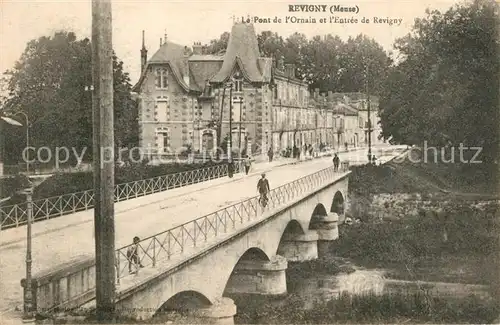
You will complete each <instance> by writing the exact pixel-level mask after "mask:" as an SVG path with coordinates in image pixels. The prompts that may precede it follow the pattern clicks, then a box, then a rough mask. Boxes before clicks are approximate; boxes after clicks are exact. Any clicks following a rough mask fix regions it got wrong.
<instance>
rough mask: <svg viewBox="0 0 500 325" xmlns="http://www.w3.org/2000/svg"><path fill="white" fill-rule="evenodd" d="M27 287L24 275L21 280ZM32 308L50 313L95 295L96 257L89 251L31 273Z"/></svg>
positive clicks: (80, 303)
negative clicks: (88, 253) (33, 273)
mask: <svg viewBox="0 0 500 325" xmlns="http://www.w3.org/2000/svg"><path fill="white" fill-rule="evenodd" d="M21 286H22V287H23V289H24V290H26V279H22V280H21ZM32 292H33V309H34V310H35V311H36V312H37V313H39V314H44V313H50V312H52V311H54V310H57V309H62V310H69V309H73V308H76V307H79V306H81V305H83V304H84V303H86V302H88V301H89V300H91V299H93V298H94V296H95V259H94V257H92V256H89V255H82V256H78V257H76V258H75V259H73V260H71V261H69V262H67V263H64V264H62V265H57V266H55V267H53V268H51V269H48V270H44V271H42V272H39V273H37V274H35V275H34V276H33V279H32Z"/></svg>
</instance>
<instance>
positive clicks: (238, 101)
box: [232, 96, 244, 122]
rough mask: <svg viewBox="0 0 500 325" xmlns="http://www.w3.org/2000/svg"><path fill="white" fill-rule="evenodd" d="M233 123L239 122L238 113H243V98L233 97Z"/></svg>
mask: <svg viewBox="0 0 500 325" xmlns="http://www.w3.org/2000/svg"><path fill="white" fill-rule="evenodd" d="M232 100H233V121H235V122H241V115H240V111H241V112H243V102H244V100H243V97H241V96H233V98H232Z"/></svg>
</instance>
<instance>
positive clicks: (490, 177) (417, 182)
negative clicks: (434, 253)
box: [349, 152, 499, 195]
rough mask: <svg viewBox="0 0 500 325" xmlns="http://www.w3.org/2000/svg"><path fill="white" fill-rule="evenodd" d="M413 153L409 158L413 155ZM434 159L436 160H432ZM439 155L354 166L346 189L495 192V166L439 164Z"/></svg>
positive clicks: (367, 191)
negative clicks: (378, 164)
mask: <svg viewBox="0 0 500 325" xmlns="http://www.w3.org/2000/svg"><path fill="white" fill-rule="evenodd" d="M417 154H418V153H416V152H415V153H414V156H413V159H412V160H413V161H417V158H419V159H421V160H422V161H423V158H422V157H417V156H416V155H417ZM436 161H438V163H436ZM440 161H442V159H441V158H440V157H437V158H434V157H433V156H430V157H428V159H427V163H425V162H415V163H413V162H411V161H410V160H408V159H406V160H404V161H402V162H395V161H392V162H390V163H388V164H386V165H382V166H371V165H366V166H355V167H352V168H351V170H352V174H351V176H350V178H349V192H350V193H351V194H356V195H373V194H381V193H442V191H443V190H444V191H446V192H461V193H479V194H484V195H498V194H499V183H498V171H499V170H498V168H499V166H498V165H495V164H491V163H490V164H486V163H484V164H462V163H439V162H440Z"/></svg>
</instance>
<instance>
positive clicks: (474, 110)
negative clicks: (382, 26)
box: [380, 0, 500, 160]
mask: <svg viewBox="0 0 500 325" xmlns="http://www.w3.org/2000/svg"><path fill="white" fill-rule="evenodd" d="M426 13H427V17H425V18H423V19H418V20H416V21H415V25H414V27H413V30H412V33H410V34H409V35H407V36H406V37H404V38H401V39H399V40H398V41H397V42H396V43H395V48H396V49H397V50H398V51H399V52H400V53H401V55H402V56H403V61H402V62H401V63H400V64H398V65H397V66H396V67H394V68H393V69H392V71H391V72H390V76H389V78H388V79H387V83H386V85H385V91H384V94H383V96H382V98H381V103H380V106H381V112H382V114H381V122H382V128H383V135H384V137H385V138H389V137H391V136H392V137H393V138H394V139H395V140H396V141H398V142H399V143H408V144H419V145H421V144H422V142H423V141H427V142H428V143H429V145H436V146H443V144H444V143H451V144H452V145H453V146H457V147H458V146H459V145H460V143H462V144H464V146H469V147H482V148H483V158H484V159H487V160H488V159H489V160H491V159H493V158H494V157H496V154H497V152H498V151H497V149H498V132H497V131H498V117H499V116H498V109H499V101H498V89H499V74H498V73H499V68H500V53H499V45H500V44H499V43H500V42H499V37H498V29H497V21H498V18H499V15H498V6H497V4H495V3H494V2H493V1H490V0H475V1H474V2H473V3H471V4H467V5H456V6H454V7H452V8H450V9H449V10H448V11H447V12H446V13H444V14H443V13H440V12H439V11H436V10H433V11H430V10H427V11H426Z"/></svg>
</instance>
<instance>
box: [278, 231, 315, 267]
mask: <svg viewBox="0 0 500 325" xmlns="http://www.w3.org/2000/svg"><path fill="white" fill-rule="evenodd" d="M318 238H319V237H318V234H317V233H316V232H314V231H309V232H307V233H306V234H302V235H297V234H285V235H284V237H283V239H282V242H281V243H280V247H279V249H278V254H280V255H282V256H284V257H286V259H287V260H288V261H290V262H303V261H310V260H315V259H317V258H318V245H317V241H318Z"/></svg>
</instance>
